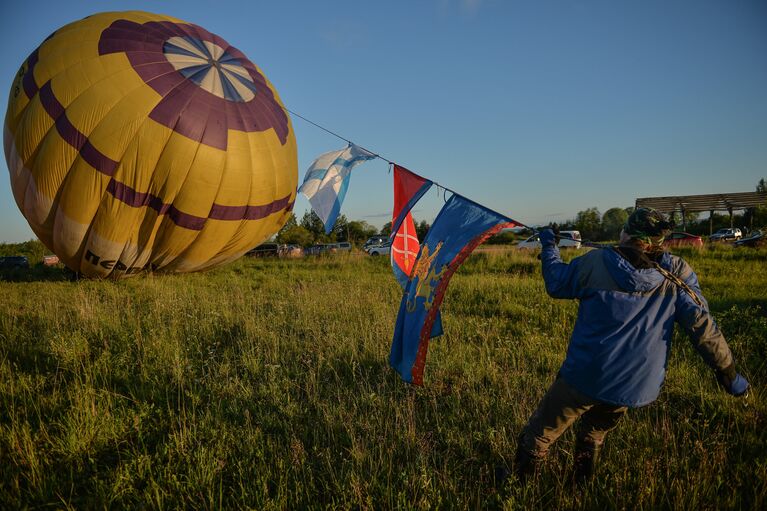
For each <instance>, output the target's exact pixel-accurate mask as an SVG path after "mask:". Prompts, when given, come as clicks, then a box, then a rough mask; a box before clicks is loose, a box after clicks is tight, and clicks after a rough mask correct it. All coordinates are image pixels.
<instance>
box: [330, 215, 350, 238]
mask: <svg viewBox="0 0 767 511" xmlns="http://www.w3.org/2000/svg"><path fill="white" fill-rule="evenodd" d="M348 226H349V220H348V219H347V218H346V215H338V218H336V223H335V224H333V230H332V231H330V236H331V238H333V239H334V240H335V241H349V230H348Z"/></svg>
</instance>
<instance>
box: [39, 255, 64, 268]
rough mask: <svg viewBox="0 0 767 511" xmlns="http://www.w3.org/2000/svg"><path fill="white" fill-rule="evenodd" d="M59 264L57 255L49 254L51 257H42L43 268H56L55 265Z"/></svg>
mask: <svg viewBox="0 0 767 511" xmlns="http://www.w3.org/2000/svg"><path fill="white" fill-rule="evenodd" d="M59 262H61V261H59V256H57V255H53V254H51V255H44V256H43V264H44V265H45V266H56V265H57V264H59Z"/></svg>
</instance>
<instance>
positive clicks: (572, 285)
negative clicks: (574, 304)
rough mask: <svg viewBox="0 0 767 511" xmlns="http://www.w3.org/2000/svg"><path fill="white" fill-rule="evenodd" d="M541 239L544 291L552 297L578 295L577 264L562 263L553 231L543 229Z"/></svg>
mask: <svg viewBox="0 0 767 511" xmlns="http://www.w3.org/2000/svg"><path fill="white" fill-rule="evenodd" d="M540 239H541V247H542V250H541V269H542V271H543V281H544V282H545V284H546V292H547V293H548V294H549V296H551V297H552V298H577V297H578V282H577V273H578V264H577V262H575V261H574V262H573V263H571V264H567V263H563V262H562V258H561V257H559V249H558V248H557V242H556V237H555V236H554V231H552V230H551V229H545V230H543V231H541V233H540Z"/></svg>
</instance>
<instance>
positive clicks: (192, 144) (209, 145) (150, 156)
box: [3, 12, 298, 277]
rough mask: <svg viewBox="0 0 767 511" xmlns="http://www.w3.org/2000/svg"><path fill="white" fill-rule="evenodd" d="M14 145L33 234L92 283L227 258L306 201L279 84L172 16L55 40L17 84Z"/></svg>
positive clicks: (19, 193) (79, 25)
mask: <svg viewBox="0 0 767 511" xmlns="http://www.w3.org/2000/svg"><path fill="white" fill-rule="evenodd" d="M3 138H4V146H5V155H6V160H7V161H8V168H9V171H10V173H11V187H12V189H13V194H14V197H15V199H16V203H17V204H18V206H19V208H20V209H21V211H22V213H23V215H24V217H25V218H26V219H27V221H28V222H29V225H30V226H31V227H32V230H33V231H34V232H35V234H37V236H38V237H39V238H40V240H42V241H43V243H45V244H46V245H47V246H48V247H49V248H50V249H51V250H53V252H55V253H56V255H58V256H59V258H60V259H61V260H62V261H63V262H64V263H65V264H66V265H67V266H69V267H70V268H72V269H73V270H75V271H79V272H81V273H83V274H85V275H88V276H100V277H121V276H124V275H129V274H132V273H136V272H138V271H140V270H142V269H145V268H151V269H153V270H167V271H176V272H185V271H197V270H203V269H206V268H210V267H213V266H217V265H220V264H224V263H226V262H229V261H232V260H234V259H236V258H238V257H240V256H241V255H242V254H243V253H245V252H246V251H247V250H249V249H250V248H252V247H254V246H255V245H257V244H259V243H260V242H261V241H263V240H264V239H266V238H267V237H269V236H270V235H272V234H274V233H275V232H276V231H277V230H278V229H279V228H280V227H281V226H282V225H283V224H284V222H285V221H286V220H287V218H288V216H289V214H290V211H291V210H292V208H293V203H294V200H295V193H296V181H297V175H298V173H297V157H296V141H295V135H294V133H293V129H292V126H291V124H290V119H289V117H288V116H287V114H286V112H285V110H284V108H283V106H282V103H281V102H280V99H279V97H278V96H277V93H276V91H275V90H274V88H273V87H272V85H271V84H270V83H269V82H268V81H267V80H266V78H265V77H264V75H263V73H262V72H261V71H260V70H259V69H258V68H257V67H256V66H255V65H254V64H253V63H251V61H250V60H248V58H247V57H246V56H245V55H244V54H243V53H242V52H240V51H239V50H237V49H236V48H234V47H233V46H231V45H229V44H228V43H227V42H226V41H225V40H223V39H222V38H220V37H219V36H217V35H215V34H212V33H210V32H208V31H207V30H205V29H203V28H201V27H199V26H197V25H193V24H191V23H186V22H183V21H180V20H177V19H174V18H170V17H167V16H160V15H155V14H149V13H145V12H115V13H102V14H96V15H94V16H90V17H88V18H85V19H83V20H81V21H77V22H75V23H72V24H70V25H67V26H65V27H63V28H61V29H59V30H57V31H56V32H54V33H53V34H52V35H51V36H50V37H48V39H46V40H45V41H44V42H43V43H42V44H41V45H40V47H39V48H37V49H36V50H35V51H34V52H32V54H31V55H30V56H29V58H28V59H27V60H26V62H24V64H23V65H22V67H21V69H20V70H19V72H18V74H17V76H16V79H15V81H14V83H13V85H12V87H11V92H10V99H9V102H8V112H7V115H6V119H5V127H4V137H3Z"/></svg>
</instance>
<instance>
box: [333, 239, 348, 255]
mask: <svg viewBox="0 0 767 511" xmlns="http://www.w3.org/2000/svg"><path fill="white" fill-rule="evenodd" d="M330 249H331V251H333V250H335V251H336V252H349V251H350V250H351V249H352V244H351V243H349V242H348V241H341V242H339V243H333V244H332V245H331V247H330Z"/></svg>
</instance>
